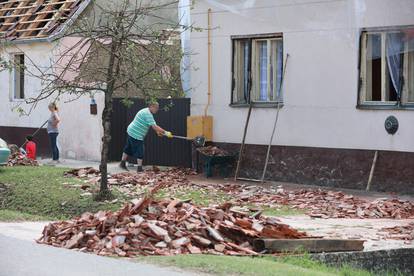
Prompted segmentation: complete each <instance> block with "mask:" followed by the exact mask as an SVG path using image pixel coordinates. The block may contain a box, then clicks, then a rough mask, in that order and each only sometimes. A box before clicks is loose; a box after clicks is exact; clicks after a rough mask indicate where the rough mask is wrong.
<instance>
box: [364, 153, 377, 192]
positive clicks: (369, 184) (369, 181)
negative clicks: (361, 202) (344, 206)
mask: <svg viewBox="0 0 414 276" xmlns="http://www.w3.org/2000/svg"><path fill="white" fill-rule="evenodd" d="M377 159H378V151H377V150H376V151H375V154H374V159H373V160H372V165H371V171H370V172H369V177H368V183H367V188H366V191H369V189H370V188H371V182H372V178H373V177H374V171H375V166H376V164H377Z"/></svg>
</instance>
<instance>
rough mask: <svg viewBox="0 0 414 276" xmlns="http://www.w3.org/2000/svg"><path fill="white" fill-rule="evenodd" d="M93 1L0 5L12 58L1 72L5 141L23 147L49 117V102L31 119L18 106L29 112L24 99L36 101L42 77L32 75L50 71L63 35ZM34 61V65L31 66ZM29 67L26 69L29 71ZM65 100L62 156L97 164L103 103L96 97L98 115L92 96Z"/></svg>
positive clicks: (5, 49) (6, 51)
mask: <svg viewBox="0 0 414 276" xmlns="http://www.w3.org/2000/svg"><path fill="white" fill-rule="evenodd" d="M90 2H91V1H89V0H79V1H71V0H66V1H46V0H40V1H35V0H31V1H2V2H0V32H1V37H2V38H5V37H6V38H7V41H4V40H3V41H2V42H1V43H2V47H1V56H2V57H3V58H4V59H6V60H11V61H12V64H13V68H12V69H11V70H3V71H1V72H0V110H1V116H0V137H2V138H3V139H5V140H6V141H7V142H8V143H15V144H21V143H23V142H24V139H25V136H26V135H28V134H31V133H33V132H35V130H36V129H37V128H38V127H40V126H41V125H42V124H43V122H44V121H46V120H47V119H48V117H49V116H50V115H49V110H48V108H47V105H48V103H49V101H51V100H52V99H50V100H45V101H41V102H39V104H37V105H36V106H35V108H34V109H33V110H32V111H31V113H30V115H29V116H25V115H23V116H21V115H20V114H19V112H18V111H17V110H16V108H18V107H19V106H20V107H22V108H23V109H25V110H26V111H27V110H28V109H29V105H26V104H25V102H24V101H25V99H29V98H31V97H36V95H38V93H39V91H40V90H41V81H40V79H38V78H36V77H34V76H32V75H31V72H34V71H35V70H36V69H35V68H34V66H33V64H35V65H36V66H38V67H39V68H49V67H50V66H51V62H52V60H53V58H54V51H56V49H57V47H58V46H59V43H60V42H61V39H59V35H60V33H61V32H63V31H64V30H65V28H66V27H68V26H69V25H70V24H72V23H73V21H74V20H76V18H77V17H78V16H79V15H80V14H81V13H82V12H83V11H84V10H85V8H86V7H87V6H88V5H89V4H90ZM29 61H30V62H29ZM25 67H26V69H25ZM65 100H68V98H62V99H60V103H62V104H59V106H60V111H59V112H60V116H61V117H62V124H61V125H60V133H61V134H64V135H60V136H59V138H58V141H59V144H60V147H61V149H62V152H61V155H62V157H72V158H79V159H86V160H98V159H99V156H100V153H99V152H100V140H101V133H102V131H101V119H100V112H101V111H102V108H103V101H102V97H100V95H97V96H96V97H95V101H97V104H98V111H100V112H98V114H97V115H91V114H90V107H89V106H90V102H91V99H90V98H89V97H82V98H80V99H79V100H77V101H73V102H70V103H65V104H63V103H64V102H65ZM35 140H36V142H37V143H38V151H39V154H40V155H43V156H44V155H47V154H48V153H49V141H48V137H47V134H46V131H43V130H42V131H41V132H40V133H39V134H38V136H37V137H35Z"/></svg>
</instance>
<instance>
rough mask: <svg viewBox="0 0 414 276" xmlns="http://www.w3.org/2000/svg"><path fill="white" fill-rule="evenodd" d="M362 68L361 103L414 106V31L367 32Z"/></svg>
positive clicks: (365, 33) (362, 54) (362, 45)
mask: <svg viewBox="0 0 414 276" xmlns="http://www.w3.org/2000/svg"><path fill="white" fill-rule="evenodd" d="M360 68H361V75H360V83H361V86H360V99H359V103H360V104H362V105H384V106H387V105H392V106H394V105H399V106H403V105H410V104H414V28H402V29H397V30H395V29H393V30H384V31H376V30H375V31H366V32H363V33H362V43H361V64H360Z"/></svg>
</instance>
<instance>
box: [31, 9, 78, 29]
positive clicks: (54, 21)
mask: <svg viewBox="0 0 414 276" xmlns="http://www.w3.org/2000/svg"><path fill="white" fill-rule="evenodd" d="M75 2H77V1H67V2H66V3H64V4H63V5H62V6H61V7H60V8H59V11H58V12H56V13H55V14H54V15H53V17H52V20H51V21H50V22H48V23H47V24H46V25H45V26H44V30H43V31H41V32H40V33H39V34H45V33H49V32H50V31H52V30H53V27H54V26H56V24H57V23H58V22H59V21H60V20H62V18H64V17H61V16H62V15H63V13H64V11H65V10H71V11H72V12H71V14H72V13H73V10H74V9H75V10H76V9H77V8H72V7H73V5H76V4H74V3H75ZM68 17H70V16H68Z"/></svg>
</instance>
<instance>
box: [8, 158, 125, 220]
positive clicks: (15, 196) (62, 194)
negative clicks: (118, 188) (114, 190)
mask: <svg viewBox="0 0 414 276" xmlns="http://www.w3.org/2000/svg"><path fill="white" fill-rule="evenodd" d="M65 170H67V169H65V168H57V167H49V166H40V167H22V166H16V167H3V168H0V183H1V187H0V188H1V189H0V209H2V210H7V211H3V212H2V213H1V214H0V220H23V219H28V220H31V219H34V220H38V219H51V220H58V219H68V218H71V217H73V216H77V215H80V214H82V213H84V212H86V211H88V212H96V211H98V210H116V209H118V208H119V207H120V203H115V204H111V203H109V202H97V201H94V200H93V198H92V196H81V194H82V193H84V191H83V190H81V189H79V188H70V186H71V185H73V184H81V183H83V182H82V181H81V180H79V179H76V178H67V177H64V176H63V173H64V171H65ZM115 196H118V197H119V196H120V195H119V194H115Z"/></svg>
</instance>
